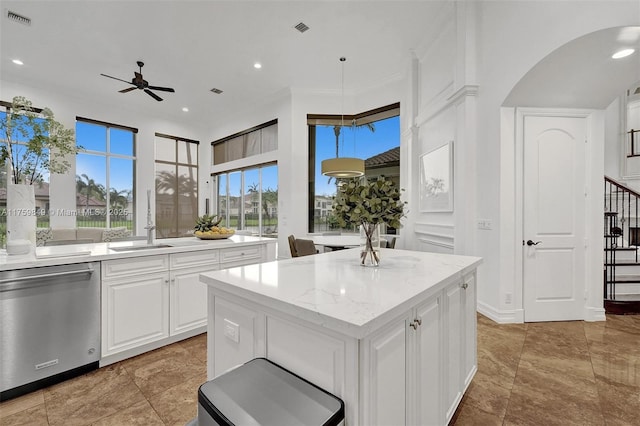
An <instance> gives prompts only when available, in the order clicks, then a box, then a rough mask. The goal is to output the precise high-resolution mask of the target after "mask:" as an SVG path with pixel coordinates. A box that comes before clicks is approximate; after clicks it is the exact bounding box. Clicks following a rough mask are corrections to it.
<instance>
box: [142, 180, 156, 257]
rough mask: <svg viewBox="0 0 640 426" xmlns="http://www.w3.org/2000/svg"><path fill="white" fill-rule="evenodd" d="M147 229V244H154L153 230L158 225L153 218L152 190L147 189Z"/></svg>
mask: <svg viewBox="0 0 640 426" xmlns="http://www.w3.org/2000/svg"><path fill="white" fill-rule="evenodd" d="M144 229H146V230H147V245H152V244H153V230H154V229H156V226H155V225H154V224H153V221H152V220H151V191H147V226H145V227H144Z"/></svg>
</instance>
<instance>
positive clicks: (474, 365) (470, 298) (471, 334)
mask: <svg viewBox="0 0 640 426" xmlns="http://www.w3.org/2000/svg"><path fill="white" fill-rule="evenodd" d="M462 288H463V290H464V294H463V302H462V305H463V306H464V309H463V313H464V320H463V323H464V327H463V333H464V347H463V352H464V367H463V368H464V369H463V373H462V377H463V379H464V384H463V385H464V386H463V387H464V389H466V388H467V387H468V386H469V384H470V383H471V380H472V379H473V376H474V375H475V374H476V371H477V370H478V330H477V327H478V316H477V313H476V305H477V295H476V276H475V274H469V275H467V276H466V277H465V278H464V280H463V285H462Z"/></svg>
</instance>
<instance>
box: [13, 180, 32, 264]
mask: <svg viewBox="0 0 640 426" xmlns="http://www.w3.org/2000/svg"><path fill="white" fill-rule="evenodd" d="M18 240H22V241H24V240H27V241H29V245H30V247H31V248H33V247H35V246H36V196H35V192H34V188H33V185H15V184H11V183H9V184H7V253H8V254H24V253H25V251H24V250H25V249H24V243H19V244H17V245H16V244H9V242H10V241H15V242H17V241H18ZM16 246H19V247H22V248H21V249H19V250H18V251H19V253H12V251H13V250H11V249H10V247H16Z"/></svg>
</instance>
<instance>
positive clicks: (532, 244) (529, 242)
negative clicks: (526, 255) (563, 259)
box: [527, 240, 542, 246]
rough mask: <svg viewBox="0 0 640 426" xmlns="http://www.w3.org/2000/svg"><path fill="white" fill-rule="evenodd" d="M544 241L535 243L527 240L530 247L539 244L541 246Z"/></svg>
mask: <svg viewBox="0 0 640 426" xmlns="http://www.w3.org/2000/svg"><path fill="white" fill-rule="evenodd" d="M541 242H542V241H536V242H535V243H534V242H533V241H531V240H527V245H528V246H537V245H538V244H540V243H541Z"/></svg>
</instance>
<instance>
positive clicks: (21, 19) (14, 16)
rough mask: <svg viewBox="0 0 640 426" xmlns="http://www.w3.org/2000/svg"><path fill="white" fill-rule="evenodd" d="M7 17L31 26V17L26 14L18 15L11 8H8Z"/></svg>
mask: <svg viewBox="0 0 640 426" xmlns="http://www.w3.org/2000/svg"><path fill="white" fill-rule="evenodd" d="M7 18H9V20H10V21H14V22H17V23H19V24H22V25H27V26H31V19H30V18H27V17H26V16H22V15H18V14H17V13H15V12H12V11H10V10H7Z"/></svg>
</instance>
